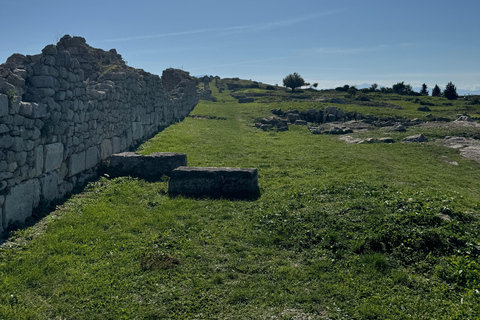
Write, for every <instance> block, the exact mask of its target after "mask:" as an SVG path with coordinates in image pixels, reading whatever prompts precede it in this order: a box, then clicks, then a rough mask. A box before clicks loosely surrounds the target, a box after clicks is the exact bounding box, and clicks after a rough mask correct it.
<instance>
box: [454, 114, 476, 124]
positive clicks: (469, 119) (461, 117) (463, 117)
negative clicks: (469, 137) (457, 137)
mask: <svg viewBox="0 0 480 320" xmlns="http://www.w3.org/2000/svg"><path fill="white" fill-rule="evenodd" d="M460 121H468V122H472V121H473V120H472V118H470V116H467V115H461V116H459V117H457V119H456V120H455V122H460Z"/></svg>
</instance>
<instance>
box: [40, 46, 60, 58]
mask: <svg viewBox="0 0 480 320" xmlns="http://www.w3.org/2000/svg"><path fill="white" fill-rule="evenodd" d="M42 53H44V54H49V55H56V54H57V46H56V45H54V44H49V45H48V46H46V47H45V48H43V49H42Z"/></svg>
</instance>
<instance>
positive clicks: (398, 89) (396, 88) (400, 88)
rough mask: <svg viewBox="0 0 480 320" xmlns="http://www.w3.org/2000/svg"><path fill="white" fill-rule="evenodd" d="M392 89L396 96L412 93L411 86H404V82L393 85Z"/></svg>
mask: <svg viewBox="0 0 480 320" xmlns="http://www.w3.org/2000/svg"><path fill="white" fill-rule="evenodd" d="M392 89H393V92H395V93H397V94H403V95H408V94H411V93H412V91H413V89H412V86H411V85H409V84H405V82H404V81H402V82H398V83H396V84H394V85H393V87H392Z"/></svg>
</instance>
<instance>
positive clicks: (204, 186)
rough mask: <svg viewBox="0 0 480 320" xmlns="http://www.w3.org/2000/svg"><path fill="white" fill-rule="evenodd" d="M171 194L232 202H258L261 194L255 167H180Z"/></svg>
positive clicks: (170, 184)
mask: <svg viewBox="0 0 480 320" xmlns="http://www.w3.org/2000/svg"><path fill="white" fill-rule="evenodd" d="M168 192H169V194H171V195H184V196H191V197H210V198H231V199H255V198H258V197H259V195H260V190H259V188H258V174H257V169H254V168H210V167H205V168H202V167H179V168H177V169H175V170H173V171H172V174H171V177H170V182H169V185H168Z"/></svg>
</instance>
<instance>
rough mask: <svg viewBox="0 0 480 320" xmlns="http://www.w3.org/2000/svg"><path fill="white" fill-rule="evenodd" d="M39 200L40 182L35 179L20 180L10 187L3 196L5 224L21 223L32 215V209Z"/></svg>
mask: <svg viewBox="0 0 480 320" xmlns="http://www.w3.org/2000/svg"><path fill="white" fill-rule="evenodd" d="M39 201H40V184H39V182H38V180H37V179H32V180H28V181H25V182H22V183H20V184H18V185H16V186H14V187H12V188H11V189H10V192H9V194H7V195H6V197H5V204H4V209H5V213H4V217H5V222H4V223H5V224H6V225H7V226H8V225H11V224H12V223H14V222H19V223H23V222H25V219H27V218H28V217H30V216H31V215H32V210H33V208H34V207H35V206H37V205H38V203H39Z"/></svg>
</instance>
